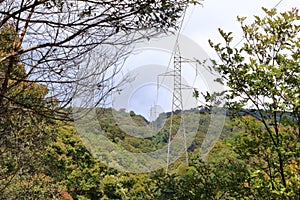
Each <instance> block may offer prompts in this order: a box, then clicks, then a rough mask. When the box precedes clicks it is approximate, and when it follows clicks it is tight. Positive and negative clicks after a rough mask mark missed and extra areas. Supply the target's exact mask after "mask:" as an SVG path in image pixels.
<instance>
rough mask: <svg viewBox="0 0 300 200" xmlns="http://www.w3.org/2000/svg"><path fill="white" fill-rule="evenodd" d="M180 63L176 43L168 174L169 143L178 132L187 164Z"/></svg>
mask: <svg viewBox="0 0 300 200" xmlns="http://www.w3.org/2000/svg"><path fill="white" fill-rule="evenodd" d="M181 65H182V57H181V55H180V50H179V44H178V43H177V47H176V51H175V53H174V69H173V71H172V72H171V73H172V74H171V75H170V76H173V78H174V81H173V97H172V111H171V116H170V130H169V138H168V152H167V166H166V174H168V172H169V165H170V155H171V144H172V141H173V139H175V138H176V137H177V136H178V135H179V134H182V137H183V146H184V153H185V162H186V164H187V165H188V152H187V144H186V131H185V126H184V118H183V100H182V82H181V80H182V76H181ZM175 113H176V114H177V116H175ZM178 116H179V117H180V119H178ZM174 122H177V124H179V128H178V130H175V128H174V127H173V125H174ZM176 131H177V132H176Z"/></svg>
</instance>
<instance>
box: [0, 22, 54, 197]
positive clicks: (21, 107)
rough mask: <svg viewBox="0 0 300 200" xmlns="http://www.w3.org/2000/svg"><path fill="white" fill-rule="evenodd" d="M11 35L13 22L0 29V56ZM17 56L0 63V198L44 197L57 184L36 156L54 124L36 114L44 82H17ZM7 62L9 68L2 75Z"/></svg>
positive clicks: (42, 106)
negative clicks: (0, 88) (1, 95)
mask: <svg viewBox="0 0 300 200" xmlns="http://www.w3.org/2000/svg"><path fill="white" fill-rule="evenodd" d="M14 35H15V28H14V27H13V26H5V27H2V29H0V46H1V49H0V55H1V57H3V56H5V55H6V54H8V53H9V52H11V50H12V48H13V36H14ZM19 59H20V57H19V56H15V57H14V58H13V59H10V60H9V61H7V62H1V64H0V76H1V78H2V79H0V84H1V85H6V88H8V89H9V90H7V91H6V94H5V98H3V100H2V102H1V109H0V183H1V184H0V194H1V195H0V198H1V199H2V198H3V199H14V198H19V197H24V198H26V197H31V198H37V197H40V198H41V199H43V198H45V199H47V198H49V197H51V196H52V195H55V193H56V189H57V188H56V186H55V185H54V184H53V182H52V179H51V178H50V177H49V176H46V175H45V174H43V169H44V168H43V166H44V165H45V163H44V160H42V159H40V158H41V157H42V156H43V153H44V152H45V146H46V145H47V144H48V143H49V142H50V141H51V139H52V137H53V127H54V125H55V124H54V122H53V121H52V120H49V119H47V118H45V117H44V116H43V115H39V114H38V113H43V110H44V109H45V108H46V107H45V102H44V101H43V99H44V98H45V95H46V94H47V92H48V90H47V88H46V86H44V85H41V84H37V83H32V82H21V83H17V81H16V79H18V78H22V77H25V75H26V73H25V66H24V65H23V64H20V63H19ZM8 65H11V66H12V68H11V70H10V72H9V74H10V75H9V77H7V78H6V76H7V73H6V72H7V70H8V68H7V67H8ZM3 76H4V77H5V78H3ZM1 92H3V91H1ZM32 108H34V109H32ZM33 186H34V190H33V189H32V187H33ZM50 188H52V189H50Z"/></svg>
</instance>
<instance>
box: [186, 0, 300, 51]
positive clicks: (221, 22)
mask: <svg viewBox="0 0 300 200" xmlns="http://www.w3.org/2000/svg"><path fill="white" fill-rule="evenodd" d="M275 6H276V8H277V9H278V11H287V10H291V9H292V8H294V7H297V8H299V7H300V1H299V0H282V1H280V0H226V1H222V0H204V1H203V6H196V7H195V6H194V7H192V6H191V7H190V8H189V9H188V11H187V13H186V16H185V20H184V25H183V29H182V33H183V34H185V35H187V36H189V37H190V38H191V39H193V40H194V41H195V42H197V43H198V44H199V45H200V46H201V47H202V48H204V50H205V51H206V52H207V53H208V54H209V56H212V57H214V56H215V53H214V51H213V50H212V49H211V48H210V46H209V45H208V42H207V41H208V39H212V40H213V41H219V42H221V38H220V36H219V33H218V28H221V29H223V30H224V31H228V32H229V31H231V32H233V36H235V37H234V39H235V40H234V41H233V43H234V44H236V43H238V42H239V41H240V40H241V39H242V34H241V33H242V32H241V29H240V24H239V22H237V16H241V17H242V16H245V17H247V21H246V22H249V23H250V22H252V20H253V15H258V16H264V12H263V11H262V9H261V8H262V7H266V8H268V9H270V8H274V7H275Z"/></svg>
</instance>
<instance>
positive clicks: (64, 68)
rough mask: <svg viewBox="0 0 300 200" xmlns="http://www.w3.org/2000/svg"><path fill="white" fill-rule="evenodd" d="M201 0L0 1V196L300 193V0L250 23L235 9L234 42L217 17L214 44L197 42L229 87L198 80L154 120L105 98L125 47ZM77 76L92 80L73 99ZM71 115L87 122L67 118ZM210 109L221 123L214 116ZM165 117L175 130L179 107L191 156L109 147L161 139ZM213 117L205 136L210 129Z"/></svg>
mask: <svg viewBox="0 0 300 200" xmlns="http://www.w3.org/2000/svg"><path fill="white" fill-rule="evenodd" d="M201 3H202V1H197V0H147V1H138V0H128V1H122V0H114V1H112V0H103V1H92V0H78V1H65V0H35V1H31V0H20V1H13V0H3V1H0V199H3V200H13V199H18V200H19V199H20V200H23V199H24V200H27V199H41V200H43V199H45V200H46V199H60V200H73V199H74V200H77V199H78V200H88V199H91V200H97V199H102V200H105V199H107V200H112V199H130V200H131V199H132V200H135V199H136V200H138V199H140V200H145V199H149V200H150V199H157V200H166V199H174V200H176V199H177V200H198V199H203V200H209V199H211V200H217V199H219V200H221V199H228V200H233V199H245V200H256V199H262V200H264V199H280V200H285V199H286V200H291V199H295V200H296V199H300V26H299V22H300V16H299V15H298V9H297V8H294V9H292V10H290V11H286V12H282V13H280V12H278V11H277V10H276V9H275V8H274V9H267V8H262V9H263V11H264V14H265V15H263V16H254V21H252V22H248V21H247V19H246V17H238V22H237V23H239V24H240V27H241V30H242V32H243V36H244V40H243V42H242V44H241V45H239V46H236V45H234V44H233V42H232V41H233V36H232V35H233V33H232V32H225V31H223V30H222V29H221V28H220V29H219V33H220V36H221V37H222V39H223V42H222V43H216V42H214V39H213V38H212V39H211V40H209V41H208V42H209V44H210V46H211V48H213V49H214V50H215V52H216V53H217V55H218V56H219V58H220V59H219V60H211V63H212V66H211V67H210V68H209V69H210V70H212V71H213V72H214V73H219V74H220V78H218V79H216V80H215V81H216V82H218V83H221V84H223V85H224V86H226V87H225V88H226V91H223V92H215V93H209V92H207V93H202V92H200V91H197V90H195V91H194V93H193V97H192V98H195V99H199V98H200V96H203V98H204V99H205V100H206V104H205V105H202V106H199V107H196V108H192V109H190V110H181V111H176V112H174V113H173V115H172V113H171V112H163V113H160V115H159V117H158V118H157V119H155V120H154V121H149V120H147V118H145V117H144V116H142V115H139V114H136V113H135V112H134V111H132V110H125V109H120V110H116V109H114V108H111V107H107V106H105V103H106V100H107V98H108V97H109V96H110V94H111V93H112V92H113V91H116V90H118V88H119V87H120V85H122V84H123V81H125V82H126V81H128V80H126V79H125V80H121V81H120V82H115V81H114V80H115V79H114V78H115V76H116V75H117V74H118V72H119V71H120V62H121V61H122V59H124V58H125V57H126V56H127V55H129V54H130V52H131V45H132V44H134V43H135V42H137V41H143V40H145V39H146V40H149V39H150V40H151V39H152V38H157V37H159V36H160V35H161V34H165V33H174V32H175V31H177V30H178V29H180V23H179V22H178V21H179V20H180V18H181V17H182V15H183V13H184V12H185V9H186V7H187V6H192V5H198V4H201ZM254 14H255V13H254ZM99 47H104V48H100V52H99V51H98V52H99V55H100V54H101V56H103V57H101V56H100V57H101V58H103V59H102V60H101V59H100V60H97V61H93V65H92V64H91V63H92V61H90V60H89V59H87V58H88V55H89V54H90V53H91V52H93V50H94V49H97V48H99ZM95 62H96V63H97V62H98V63H101V64H103V65H104V67H103V65H101V67H97V66H98V65H94V64H95ZM196 62H200V61H196ZM82 63H84V64H82ZM85 70H86V71H85ZM83 72H85V73H83ZM78 74H79V75H78ZM94 75H97V77H98V78H99V77H100V78H99V79H97V82H93V81H91V79H93V77H94ZM82 86H85V87H86V88H96V91H95V92H94V93H95V97H93V104H92V105H90V104H80V105H81V106H78V104H76V106H77V107H75V106H74V104H72V101H73V100H74V98H75V97H76V95H77V94H84V92H85V91H82ZM87 98H88V97H87ZM220 101H222V102H223V101H224V102H225V104H223V105H221V104H219V102H220ZM83 103H86V102H83ZM213 105H215V107H216V108H217V109H222V110H225V112H219V113H216V112H215V110H214V108H213ZM91 107H92V109H91ZM77 111H78V112H77ZM80 111H84V112H80ZM86 111H87V112H86ZM90 111H92V112H90ZM78 113H79V114H78ZM81 114H84V115H85V117H86V116H89V115H90V114H93V116H94V117H95V118H96V119H97V120H96V121H94V120H90V118H85V119H87V120H85V121H81V122H82V124H83V125H84V126H78V122H79V121H80V120H78V119H77V118H78V117H79V118H80V117H83V116H81ZM213 115H217V116H220V117H222V118H223V119H224V122H223V121H222V122H217V123H215V122H214V123H212V116H213ZM171 116H172V117H173V121H172V123H173V124H172V127H171V131H174V132H176V131H178V130H180V119H181V118H182V117H183V116H184V120H186V121H188V122H189V123H187V124H186V127H185V130H186V132H187V135H188V136H189V135H193V139H192V140H190V141H189V142H190V143H189V146H188V148H187V154H188V163H186V160H185V156H184V153H182V154H181V155H178V158H176V159H175V160H174V162H172V163H170V166H168V167H169V170H168V173H166V166H165V163H164V162H163V163H161V160H159V159H155V158H156V157H155V158H153V160H151V162H152V164H151V166H145V163H146V161H147V160H145V158H144V157H139V156H136V157H134V158H132V156H128V155H129V154H126V153H118V152H116V151H115V150H114V149H113V148H115V147H117V148H119V149H121V150H122V152H130V153H136V155H140V154H143V153H144V154H147V153H149V152H155V151H158V152H159V150H161V149H163V148H165V147H166V146H168V140H169V137H170V123H171ZM120 123H121V124H120ZM221 125H222V126H223V128H222V132H221V134H220V137H219V136H218V137H217V136H216V138H217V140H216V141H214V142H212V140H213V139H212V138H211V137H213V135H211V134H214V133H210V134H209V131H208V130H209V129H210V128H212V127H213V126H216V127H219V126H221ZM82 127H84V129H82V130H81V128H82ZM99 127H101V128H99ZM193 127H196V130H195V129H194V128H193ZM100 129H101V130H100ZM99 132H100V133H101V134H99ZM136 136H139V137H136ZM103 138H105V140H102V139H103ZM110 144H111V145H110ZM103 149H105V151H101V150H103ZM207 149H209V150H207ZM130 155H132V154H130ZM165 155H166V154H165V153H164V154H161V156H165ZM132 159H133V160H132ZM160 166H161V167H160ZM150 167H151V168H150ZM128 169H130V170H131V171H130V170H128ZM147 170H148V171H147Z"/></svg>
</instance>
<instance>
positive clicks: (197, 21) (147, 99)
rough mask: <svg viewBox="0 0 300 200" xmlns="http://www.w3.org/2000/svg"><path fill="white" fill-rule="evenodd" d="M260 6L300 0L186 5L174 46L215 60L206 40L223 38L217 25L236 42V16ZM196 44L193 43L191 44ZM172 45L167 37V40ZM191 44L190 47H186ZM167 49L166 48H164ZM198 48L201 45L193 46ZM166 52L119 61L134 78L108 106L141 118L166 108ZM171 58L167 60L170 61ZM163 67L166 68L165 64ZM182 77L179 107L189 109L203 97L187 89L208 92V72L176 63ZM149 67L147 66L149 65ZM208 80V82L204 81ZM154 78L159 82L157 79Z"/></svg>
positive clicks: (282, 6) (281, 7) (214, 0)
mask: <svg viewBox="0 0 300 200" xmlns="http://www.w3.org/2000/svg"><path fill="white" fill-rule="evenodd" d="M262 7H266V8H268V9H271V8H274V7H276V8H277V9H278V11H280V12H282V11H287V10H291V9H292V8H294V7H297V8H300V0H276V1H274V0H251V1H250V0H247V1H246V0H226V1H221V0H204V1H203V3H202V6H190V7H189V8H188V9H187V12H186V14H185V17H184V21H183V25H182V28H181V34H182V35H184V36H186V37H187V38H183V39H182V40H180V41H182V43H185V44H180V45H181V46H180V48H182V49H183V50H182V52H181V53H182V54H184V53H185V52H184V51H186V52H187V53H188V54H193V55H190V56H191V58H192V57H194V55H195V54H194V53H195V52H193V50H194V51H197V52H196V53H198V52H200V53H198V54H199V55H200V54H202V55H205V57H207V58H213V59H217V55H216V53H215V52H214V50H213V49H212V48H211V47H210V46H209V44H208V40H209V39H211V40H212V41H213V42H214V43H219V42H223V41H222V40H221V37H220V35H219V32H218V28H221V29H223V30H224V31H225V32H233V37H234V40H233V44H234V45H235V44H238V43H239V42H240V41H241V40H242V32H241V28H240V24H239V22H238V21H237V16H240V17H247V20H246V23H251V22H252V21H253V19H254V17H253V15H258V16H262V17H263V16H265V14H264V12H263V11H262V9H261V8H262ZM163 41H164V40H162V41H158V42H157V43H155V44H154V46H155V45H156V46H160V45H163V44H160V43H163ZM191 42H192V43H194V44H196V45H198V46H197V47H195V46H193V47H192V45H194V44H192V43H191ZM168 43H170V45H171V46H172V45H173V44H172V43H173V42H170V41H168ZM190 46H191V47H190ZM166 48H167V49H172V48H171V47H166ZM199 48H202V50H199ZM171 61H172V54H171V52H168V51H163V50H161V49H155V48H152V49H150V50H147V51H143V52H142V53H137V54H132V55H131V56H130V57H129V58H128V60H127V61H126V63H125V65H124V69H123V71H122V76H123V75H128V74H131V75H133V76H136V77H138V78H136V79H135V80H134V81H132V82H131V83H130V84H129V85H126V86H124V88H123V91H122V92H121V93H116V94H114V95H113V107H114V108H115V109H120V108H125V109H126V110H127V111H130V110H133V111H135V112H136V114H141V115H143V116H144V117H146V118H147V119H151V118H152V119H153V118H155V117H153V116H151V115H153V113H151V110H152V111H153V108H154V107H159V110H160V112H169V111H170V110H171V108H172V106H171V105H172V87H173V82H172V79H170V76H161V74H164V73H166V72H168V69H170V67H172V66H170V63H171ZM172 62H173V61H172ZM168 67H169V68H168ZM182 68H183V69H182V74H183V82H184V84H186V85H188V86H189V87H190V89H186V90H183V92H182V94H183V95H182V96H183V101H184V104H185V106H184V108H185V109H188V108H194V107H197V106H199V102H200V104H203V101H204V100H203V99H199V100H200V101H198V102H195V99H194V98H193V97H192V92H193V89H192V88H197V89H198V90H199V91H200V92H205V91H209V90H210V89H211V88H210V87H211V84H212V83H210V82H209V81H210V80H212V79H213V78H212V77H209V74H207V73H206V74H205V70H203V69H200V70H199V71H200V72H203V73H202V74H201V73H198V74H197V75H196V76H195V74H196V73H195V71H196V70H198V69H197V68H198V66H195V64H184V65H183V66H182ZM149 69H150V70H149ZM208 80H209V81H208ZM157 83H159V84H157Z"/></svg>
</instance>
